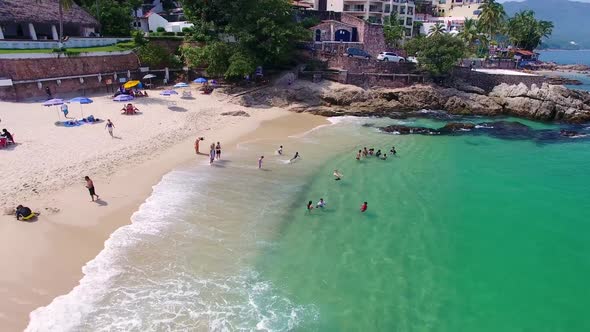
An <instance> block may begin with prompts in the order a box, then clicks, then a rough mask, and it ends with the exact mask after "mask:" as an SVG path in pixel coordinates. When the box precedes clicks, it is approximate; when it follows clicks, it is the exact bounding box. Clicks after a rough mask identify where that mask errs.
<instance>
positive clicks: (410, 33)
mask: <svg viewBox="0 0 590 332" xmlns="http://www.w3.org/2000/svg"><path fill="white" fill-rule="evenodd" d="M406 36H408V37H410V36H412V29H411V28H406Z"/></svg>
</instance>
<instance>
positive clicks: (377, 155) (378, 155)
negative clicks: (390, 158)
mask: <svg viewBox="0 0 590 332" xmlns="http://www.w3.org/2000/svg"><path fill="white" fill-rule="evenodd" d="M375 157H377V158H379V157H381V150H377V153H375Z"/></svg>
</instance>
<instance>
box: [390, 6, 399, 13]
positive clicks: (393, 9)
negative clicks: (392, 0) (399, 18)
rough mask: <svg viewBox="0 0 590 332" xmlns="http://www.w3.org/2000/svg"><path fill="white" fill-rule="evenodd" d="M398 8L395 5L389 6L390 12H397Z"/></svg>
mask: <svg viewBox="0 0 590 332" xmlns="http://www.w3.org/2000/svg"><path fill="white" fill-rule="evenodd" d="M398 10H399V8H398V7H397V6H391V12H392V13H396V14H397V13H398Z"/></svg>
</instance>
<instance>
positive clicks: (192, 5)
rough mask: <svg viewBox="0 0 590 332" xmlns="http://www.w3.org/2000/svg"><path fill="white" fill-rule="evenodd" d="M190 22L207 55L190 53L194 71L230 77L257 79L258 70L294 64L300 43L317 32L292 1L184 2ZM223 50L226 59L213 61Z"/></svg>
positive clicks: (198, 52) (188, 50) (188, 56)
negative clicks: (296, 12)
mask: <svg viewBox="0 0 590 332" xmlns="http://www.w3.org/2000/svg"><path fill="white" fill-rule="evenodd" d="M182 3H183V8H184V10H185V15H186V16H187V18H188V19H189V20H190V21H191V22H192V23H193V24H194V25H195V28H194V35H193V39H194V40H195V41H198V42H201V43H203V46H200V47H199V48H201V49H202V50H199V51H191V50H190V47H189V49H187V48H184V49H183V54H184V56H185V58H186V59H189V62H190V63H191V64H192V65H193V66H207V72H208V73H221V72H222V70H221V69H222V68H223V69H224V70H223V73H222V74H223V75H225V76H226V77H240V76H244V75H247V74H251V73H252V70H253V68H255V66H254V65H253V64H256V66H258V65H262V66H270V67H277V66H282V65H285V64H288V63H289V62H290V61H291V56H292V55H293V51H294V47H295V42H297V41H299V40H308V39H309V38H310V34H311V32H310V31H309V30H307V29H305V28H304V27H303V26H302V25H300V24H297V22H295V19H294V15H293V12H292V7H291V4H290V2H289V1H288V0H257V1H250V0H216V1H212V0H183V2H182ZM221 45H224V47H223V50H224V52H223V57H224V59H219V58H218V57H213V56H212V54H215V53H217V51H219V50H221ZM234 62H236V64H234Z"/></svg>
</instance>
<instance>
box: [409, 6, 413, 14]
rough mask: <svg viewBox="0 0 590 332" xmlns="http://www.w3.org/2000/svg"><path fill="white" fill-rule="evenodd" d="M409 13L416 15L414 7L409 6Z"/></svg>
mask: <svg viewBox="0 0 590 332" xmlns="http://www.w3.org/2000/svg"><path fill="white" fill-rule="evenodd" d="M408 15H414V7H408Z"/></svg>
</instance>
